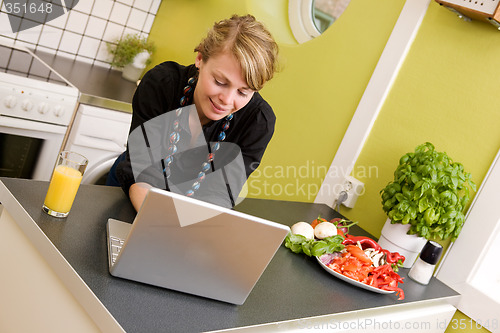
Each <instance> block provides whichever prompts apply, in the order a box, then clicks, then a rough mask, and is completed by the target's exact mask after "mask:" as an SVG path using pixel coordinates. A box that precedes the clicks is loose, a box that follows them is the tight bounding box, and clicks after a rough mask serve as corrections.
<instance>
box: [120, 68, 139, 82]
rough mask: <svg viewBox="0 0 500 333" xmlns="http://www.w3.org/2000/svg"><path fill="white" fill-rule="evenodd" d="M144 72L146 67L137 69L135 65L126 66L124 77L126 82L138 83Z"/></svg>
mask: <svg viewBox="0 0 500 333" xmlns="http://www.w3.org/2000/svg"><path fill="white" fill-rule="evenodd" d="M143 71H144V67H136V66H134V65H133V64H129V65H125V66H124V67H123V72H122V77H123V78H124V79H125V80H128V81H132V82H137V81H138V80H139V79H140V78H141V75H142V72H143Z"/></svg>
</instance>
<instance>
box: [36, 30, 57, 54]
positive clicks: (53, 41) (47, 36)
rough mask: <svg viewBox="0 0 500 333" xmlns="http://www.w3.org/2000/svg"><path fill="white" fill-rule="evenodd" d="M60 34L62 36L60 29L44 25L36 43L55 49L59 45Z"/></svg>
mask: <svg viewBox="0 0 500 333" xmlns="http://www.w3.org/2000/svg"><path fill="white" fill-rule="evenodd" d="M61 36H62V30H61V29H57V28H53V27H51V26H48V25H44V26H43V29H42V33H41V34H40V40H39V41H38V44H40V45H42V46H46V47H50V48H53V49H57V47H58V46H59V41H60V40H61Z"/></svg>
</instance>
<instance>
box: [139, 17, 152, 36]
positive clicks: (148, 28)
mask: <svg viewBox="0 0 500 333" xmlns="http://www.w3.org/2000/svg"><path fill="white" fill-rule="evenodd" d="M154 20H155V16H154V15H152V14H148V17H147V18H146V22H145V23H144V28H143V30H142V31H144V32H145V33H147V34H149V33H150V32H151V27H152V26H153V22H154Z"/></svg>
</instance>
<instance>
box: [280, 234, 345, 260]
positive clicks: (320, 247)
mask: <svg viewBox="0 0 500 333" xmlns="http://www.w3.org/2000/svg"><path fill="white" fill-rule="evenodd" d="M343 241H344V237H342V236H340V235H336V236H332V237H327V238H325V239H322V240H316V239H307V238H305V237H304V236H302V235H294V234H292V233H289V234H288V235H287V236H286V238H285V247H286V248H289V249H290V250H292V252H294V253H304V254H306V255H307V256H309V257H311V256H312V257H317V256H320V255H322V254H325V253H333V252H339V251H341V250H342V249H343V248H344V245H343V244H342V242H343Z"/></svg>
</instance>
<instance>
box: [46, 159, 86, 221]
mask: <svg viewBox="0 0 500 333" xmlns="http://www.w3.org/2000/svg"><path fill="white" fill-rule="evenodd" d="M87 164H88V160H87V159H86V158H85V157H84V156H82V155H80V154H78V153H75V152H71V151H63V152H61V153H60V154H59V157H58V159H57V162H56V166H55V168H54V172H53V173H52V179H51V180H50V184H49V189H48V190H47V195H46V196H45V201H44V202H43V207H42V209H43V211H44V212H46V213H47V214H49V215H52V216H55V217H66V216H68V214H69V211H70V210H71V206H72V205H73V201H74V200H75V196H76V192H78V188H79V187H80V182H81V181H82V177H83V173H84V172H85V168H86V167H87Z"/></svg>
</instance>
